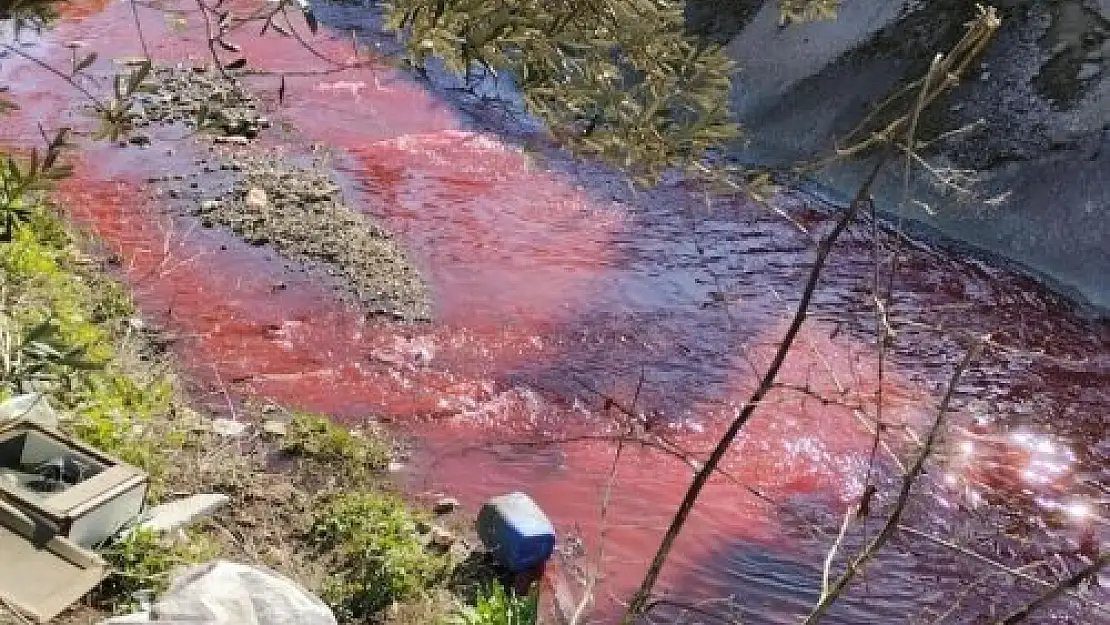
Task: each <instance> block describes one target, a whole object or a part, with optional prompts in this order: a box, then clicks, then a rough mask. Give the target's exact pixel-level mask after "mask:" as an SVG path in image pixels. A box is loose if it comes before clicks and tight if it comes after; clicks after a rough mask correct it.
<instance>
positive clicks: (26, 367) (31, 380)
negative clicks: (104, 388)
mask: <svg viewBox="0 0 1110 625" xmlns="http://www.w3.org/2000/svg"><path fill="white" fill-rule="evenodd" d="M84 356H85V349H84V348H83V347H81V346H69V345H66V343H65V342H64V341H63V340H61V337H60V336H59V328H58V325H57V324H56V323H54V322H51V321H45V322H43V323H40V324H38V325H36V326H35V327H33V328H31V329H29V330H28V331H26V332H23V331H22V329H21V328H20V327H19V325H18V324H16V323H14V322H13V321H12V320H11V319H10V318H7V317H4V316H0V387H2V388H3V389H4V390H5V391H6V392H8V393H12V394H15V393H22V392H27V391H31V390H35V389H36V388H40V387H41V386H42V385H44V384H50V383H55V384H56V383H59V382H61V381H62V380H63V379H64V378H65V376H66V375H67V374H68V373H70V372H72V371H75V370H80V369H92V368H95V366H96V365H95V364H93V363H90V362H89V361H87V360H86V359H85V358H84Z"/></svg>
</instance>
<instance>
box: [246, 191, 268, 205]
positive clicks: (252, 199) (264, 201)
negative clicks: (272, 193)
mask: <svg viewBox="0 0 1110 625" xmlns="http://www.w3.org/2000/svg"><path fill="white" fill-rule="evenodd" d="M246 202H247V206H249V207H251V208H266V207H267V206H269V205H270V198H269V197H268V196H267V195H266V191H265V190H263V189H259V188H257V187H256V188H254V189H251V190H250V191H247V199H246Z"/></svg>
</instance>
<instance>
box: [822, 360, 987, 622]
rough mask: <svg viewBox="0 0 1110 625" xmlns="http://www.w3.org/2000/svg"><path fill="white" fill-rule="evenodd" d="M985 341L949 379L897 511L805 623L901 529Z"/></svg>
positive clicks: (824, 608) (825, 593) (904, 483)
mask: <svg viewBox="0 0 1110 625" xmlns="http://www.w3.org/2000/svg"><path fill="white" fill-rule="evenodd" d="M982 348H983V342H982V341H979V342H976V343H975V344H973V345H972V346H971V348H970V349H968V350H967V353H966V354H965V355H964V357H963V360H961V361H960V363H959V364H958V365H956V369H955V370H954V371H953V372H952V377H951V379H949V381H948V389H947V390H946V391H945V393H944V398H943V399H941V402H940V406H939V407H938V408H937V414H936V418H935V419H934V420H933V425H932V427H930V428H929V433H928V435H927V436H926V437H925V441H924V443H923V444H922V446H921V450H920V451H919V452H918V454H917V457H916V459H915V460H914V463H913V465H912V466H911V467H910V470H909V472H908V473H906V474H905V475H904V476H903V477H902V488H901V490H900V491H899V493H898V499H897V500H896V501H895V504H894V510H893V511H891V513H890V515H889V516H888V517H887V520H886V523H885V524H884V525H883V528H882V530H880V531H879V533H878V534H877V535H876V536H875V537H874V538H873V539H871V541H870V542H868V543H867V545H866V546H865V547H864V548H863V549H862V550H861V551H860V552H859V553H858V554H857V555H856V556H855V557H854V558H852V560H851V562H849V563H848V566H847V567H846V568H845V570H844V572H843V573H842V574H841V575H840V578H839V579H837V581H836V583H835V584H833V586H832V587H831V588H829V589H828V590H826V591H823V592H822V593H821V597H820V598H819V599H818V601H817V605H816V606H815V607H814V608H813V611H812V612H810V614H809V616H807V617H806V619H805V621H803V625H813V624H814V623H817V622H818V621H820V620H821V618H822V617H823V616H824V615H825V612H826V611H828V609H829V607H830V606H831V605H832V604H833V603H834V602H835V601H836V600H837V599H838V598H839V597H840V595H841V594H842V593H843V592H844V590H845V589H846V588H847V587H848V584H850V583H851V582H852V580H853V579H855V577H856V575H858V574H859V573H860V572H861V571H863V569H864V568H865V567H866V566H867V564H868V562H870V561H871V559H872V558H873V557H875V554H876V553H878V551H879V550H880V549H881V548H882V547H883V545H885V544H886V543H887V541H888V540H889V539H890V537H891V536H892V535H894V532H895V531H896V530H897V529H898V523H899V521H901V519H902V513H903V512H904V511H905V509H906V505H907V504H908V503H909V499H910V493H911V492H912V491H913V486H914V484H915V483H917V479H918V478H919V477H920V476H921V474H922V473H923V472H924V470H925V462H926V460H928V458H929V456H930V455H932V453H933V445H934V444H935V443H936V440H937V438H938V437H939V435H940V431H941V429H942V428H943V426H944V423H945V418H944V417H945V415H946V414H947V413H948V406H949V404H950V403H951V401H952V397H953V395H955V393H956V386H957V385H958V384H959V381H960V378H961V377H962V376H963V374H964V372H965V371H966V370H967V368H968V366H969V365H970V364H971V361H972V360H974V359H975V358H977V357H978V355H979V353H980V352H981V351H982Z"/></svg>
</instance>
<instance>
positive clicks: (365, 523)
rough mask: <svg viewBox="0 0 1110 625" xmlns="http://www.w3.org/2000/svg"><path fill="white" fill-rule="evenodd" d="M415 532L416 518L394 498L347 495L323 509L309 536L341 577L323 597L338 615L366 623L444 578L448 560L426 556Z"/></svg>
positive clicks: (330, 583)
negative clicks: (368, 619)
mask: <svg viewBox="0 0 1110 625" xmlns="http://www.w3.org/2000/svg"><path fill="white" fill-rule="evenodd" d="M416 529H417V519H416V518H415V517H414V516H413V514H412V513H411V512H409V510H408V509H407V508H406V506H405V504H404V502H403V501H401V500H400V499H399V498H397V497H395V496H392V495H386V494H380V493H354V494H346V495H341V496H339V497H337V498H336V499H334V500H333V501H331V502H330V503H329V504H328V505H326V506H324V507H323V509H322V510H321V511H320V513H319V514H318V515H317V517H316V519H315V521H314V523H313V525H312V528H311V530H310V533H311V539H312V541H313V542H314V543H315V544H316V545H317V546H318V547H319V548H320V549H321V550H322V551H323V552H324V553H326V554H328V555H329V556H330V557H331V558H332V559H333V560H334V565H335V570H336V573H337V574H336V575H335V576H334V577H333V578H331V581H329V583H328V585H327V586H326V587H325V588H324V590H323V596H324V598H325V600H327V601H328V603H329V604H331V606H332V607H333V609H335V610H336V612H337V614H339V615H340V616H341V617H345V618H348V619H350V620H362V619H365V618H366V617H367V616H368V615H371V614H374V613H375V612H378V611H380V610H382V609H383V608H386V607H388V606H389V605H391V604H392V603H394V602H397V601H404V600H407V599H413V598H415V597H417V596H418V595H420V594H421V593H423V592H424V591H426V590H427V589H429V588H432V587H434V586H435V585H436V584H438V583H440V582H441V581H442V580H443V579H445V577H446V575H447V573H448V572H449V571H448V569H449V564H448V560H447V559H446V558H444V557H442V556H439V555H436V554H434V553H431V552H429V551H427V550H426V549H425V547H424V544H423V543H422V542H421V540H420V537H419V536H418V535H417V531H416Z"/></svg>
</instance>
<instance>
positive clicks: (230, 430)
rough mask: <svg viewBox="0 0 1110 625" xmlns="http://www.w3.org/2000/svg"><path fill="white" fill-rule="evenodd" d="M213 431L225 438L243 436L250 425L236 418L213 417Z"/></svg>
mask: <svg viewBox="0 0 1110 625" xmlns="http://www.w3.org/2000/svg"><path fill="white" fill-rule="evenodd" d="M211 427H212V432H213V433H214V434H216V435H218V436H223V437H224V438H241V437H242V436H243V435H244V434H246V433H247V429H248V428H249V427H250V426H249V425H247V424H246V423H243V422H242V421H235V420H234V419H213V420H212V424H211Z"/></svg>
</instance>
